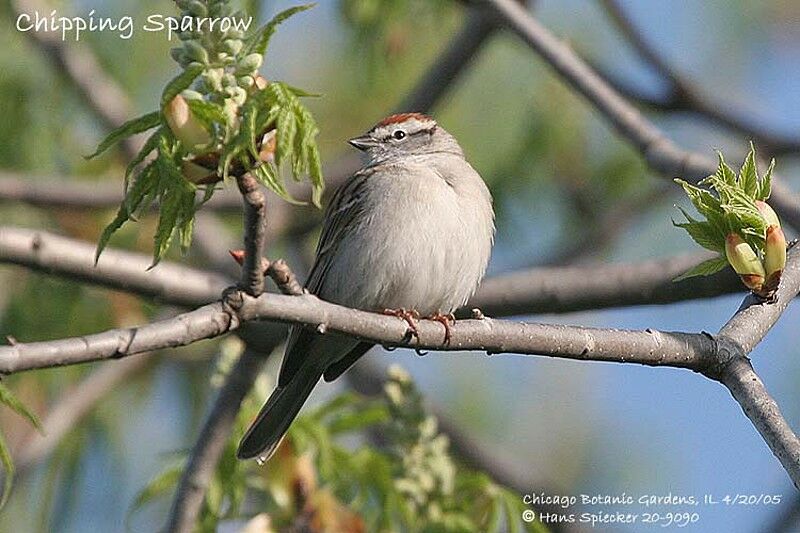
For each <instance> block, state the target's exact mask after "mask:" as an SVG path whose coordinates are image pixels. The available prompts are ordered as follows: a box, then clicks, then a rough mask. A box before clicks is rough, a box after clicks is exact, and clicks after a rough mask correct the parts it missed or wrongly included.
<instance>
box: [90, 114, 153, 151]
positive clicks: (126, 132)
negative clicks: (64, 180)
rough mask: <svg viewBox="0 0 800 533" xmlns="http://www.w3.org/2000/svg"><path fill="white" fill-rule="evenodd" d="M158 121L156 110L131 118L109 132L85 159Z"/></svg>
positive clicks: (149, 127)
mask: <svg viewBox="0 0 800 533" xmlns="http://www.w3.org/2000/svg"><path fill="white" fill-rule="evenodd" d="M160 123H161V113H160V112H158V111H153V112H152V113H148V114H146V115H142V116H141V117H137V118H134V119H131V120H129V121H128V122H126V123H125V124H123V125H122V126H120V127H119V128H117V129H115V130H114V131H112V132H111V133H109V134H108V136H106V138H105V139H103V140H102V141H101V142H100V144H99V145H98V146H97V150H95V152H94V153H93V154H91V155H87V156H85V159H93V158H95V157H97V156H98V155H100V154H102V153H103V152H105V151H106V150H108V149H109V148H111V147H112V146H114V145H115V144H117V143H118V142H120V141H121V140H122V139H126V138H128V137H130V136H131V135H136V134H137V133H142V132H144V131H147V130H149V129H152V128H155V127H156V126H158V125H159V124H160Z"/></svg>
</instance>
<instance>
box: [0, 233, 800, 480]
mask: <svg viewBox="0 0 800 533" xmlns="http://www.w3.org/2000/svg"><path fill="white" fill-rule="evenodd" d="M799 291H800V249H798V248H797V247H795V248H794V249H792V250H790V252H789V257H788V260H787V267H786V270H785V272H784V277H783V281H782V283H781V286H780V287H779V289H778V291H777V294H776V299H775V302H774V303H770V304H767V303H757V302H756V301H754V300H753V299H752V298H750V297H748V299H746V300H745V303H744V304H743V305H742V307H741V308H740V309H739V310H738V311H737V313H736V314H735V315H734V316H733V318H731V320H730V321H729V322H728V323H727V324H726V326H725V327H723V328H722V330H720V334H719V336H718V337H714V336H712V335H709V334H706V333H681V332H661V331H656V330H652V329H648V330H644V331H635V330H616V329H599V328H585V327H578V326H562V325H551V324H526V323H516V322H510V321H504V320H494V319H488V318H482V319H481V318H479V319H472V320H462V321H459V322H457V323H456V324H455V325H454V326H452V327H451V340H450V343H449V344H448V345H443V344H442V340H443V336H444V334H443V331H442V329H441V327H440V326H441V325H440V324H438V323H435V322H432V321H427V320H423V321H421V322H420V323H419V324H418V326H417V331H418V334H419V335H418V338H417V340H416V341H415V342H410V341H411V336H410V332H409V330H408V328H407V325H406V324H405V322H404V321H402V320H396V319H395V318H394V317H388V316H384V315H380V314H377V313H368V312H365V311H359V310H355V309H348V308H345V307H341V306H338V305H334V304H331V303H327V302H324V301H322V300H320V299H318V298H316V297H315V296H312V295H310V294H303V295H300V296H286V295H279V294H269V293H266V294H262V295H261V296H259V297H257V298H254V297H252V296H249V295H248V294H246V293H243V292H240V291H228V293H227V294H226V296H225V298H224V300H223V302H218V303H214V304H211V305H207V306H205V307H201V308H199V309H197V310H195V311H191V312H189V313H185V314H183V315H179V316H178V317H175V318H173V319H170V320H164V321H161V322H155V323H153V324H149V325H146V326H141V327H138V328H125V329H117V330H110V331H107V332H105V333H100V334H96V335H88V336H84V337H78V338H71V339H63V340H57V341H49V342H36V343H30V344H14V345H12V346H6V347H0V373H4V374H10V373H14V372H20V371H24V370H30V369H34V368H45V367H51V366H60V365H65V364H75V363H81V362H86V361H93V360H100V359H107V358H111V357H124V356H127V355H132V354H135V353H141V352H144V351H152V350H157V349H161V348H166V347H173V346H180V345H185V344H189V343H192V342H195V341H197V340H201V339H205V338H212V337H216V336H219V335H222V334H224V333H227V332H229V331H232V330H235V329H237V328H238V327H239V326H240V325H241V324H242V323H244V322H250V321H253V320H271V321H279V322H285V323H293V324H304V325H307V326H309V327H315V328H316V330H317V331H318V332H320V333H323V334H324V333H339V334H345V335H349V336H353V337H357V338H360V339H362V340H366V341H371V342H375V343H380V344H384V345H389V346H410V347H414V348H419V349H428V350H442V351H453V350H459V351H468V350H472V351H485V352H487V353H489V354H499V353H517V354H522V355H543V356H550V357H557V358H564V359H574V360H582V361H605V362H616V363H636V364H642V365H647V366H670V367H676V368H687V369H690V370H693V371H696V372H700V373H703V374H704V375H706V376H707V377H709V378H711V379H715V380H718V381H720V382H722V383H723V384H725V385H726V386H728V387H729V389H730V391H731V394H733V396H734V398H735V399H736V400H737V401H738V402H740V405H742V408H743V410H744V411H745V414H746V415H747V416H748V417H749V418H750V419H751V420H752V422H753V424H754V425H755V426H756V428H757V429H758V430H759V432H760V433H761V434H762V436H763V438H764V439H765V440H766V441H767V443H768V444H769V446H770V448H771V449H772V450H773V452H774V453H775V455H776V456H777V457H778V458H779V460H780V461H781V463H782V464H784V466H785V467H786V469H787V472H788V473H789V475H790V476H791V477H792V480H793V481H794V482H795V484H796V485H800V462H798V461H800V443H798V440H797V437H796V436H795V435H794V433H793V432H792V431H791V429H790V428H789V426H788V424H787V423H786V421H785V420H784V419H783V417H782V416H781V414H780V411H779V410H778V409H777V405H775V404H774V400H772V399H771V398H770V397H769V395H768V393H767V391H766V390H765V389H764V387H763V385H762V384H760V381H758V379H757V376H756V375H755V373H753V372H752V369H750V370H748V369H747V367H746V366H743V363H746V365H747V366H749V362H748V361H747V359H746V354H747V353H748V351H749V350H751V349H752V348H753V347H754V346H755V344H756V343H758V342H759V341H760V340H761V338H763V336H764V334H766V332H767V331H768V330H769V329H770V328H771V327H772V325H774V323H775V322H776V321H777V319H778V318H779V316H780V314H781V313H782V312H783V310H784V309H785V308H786V306H787V305H788V302H789V301H791V299H793V298H794V297H795V296H796V295H797V293H798V292H799Z"/></svg>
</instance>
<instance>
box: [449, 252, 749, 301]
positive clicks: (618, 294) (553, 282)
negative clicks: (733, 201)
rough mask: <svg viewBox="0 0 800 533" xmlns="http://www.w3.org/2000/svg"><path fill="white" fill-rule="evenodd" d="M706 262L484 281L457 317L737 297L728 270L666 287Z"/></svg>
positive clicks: (535, 272) (679, 260) (685, 258)
mask: <svg viewBox="0 0 800 533" xmlns="http://www.w3.org/2000/svg"><path fill="white" fill-rule="evenodd" d="M712 256H713V254H710V253H707V252H699V253H693V254H686V255H681V256H677V257H671V258H665V259H654V260H649V261H642V262H638V263H618V264H613V263H612V264H586V265H579V266H559V267H537V268H531V269H528V270H521V271H518V272H511V273H509V274H500V275H497V276H494V277H490V278H487V279H485V280H484V281H483V283H481V285H480V286H479V287H478V291H477V292H476V293H475V296H473V297H472V299H471V300H470V301H469V303H468V305H467V306H466V307H465V308H464V309H461V310H460V311H459V313H458V315H459V316H462V317H466V316H468V315H469V311H468V309H469V308H472V307H478V308H480V309H481V310H482V311H483V312H484V313H486V314H487V315H489V316H515V315H516V316H519V315H533V314H541V313H571V312H575V311H587V310H597V309H606V308H609V307H625V306H631V305H654V304H668V303H674V302H679V301H685V300H693V299H699V298H711V297H715V296H721V295H724V294H733V293H737V292H738V293H741V292H743V291H744V290H745V288H744V287H743V286H742V282H741V281H740V280H739V278H738V277H737V276H736V274H734V273H733V271H732V270H730V269H726V270H723V271H722V272H719V273H717V274H714V275H712V276H701V277H694V278H689V279H685V280H682V281H678V282H673V281H672V280H673V279H675V278H676V277H678V276H680V275H681V274H683V273H684V272H686V271H688V270H689V269H690V268H691V267H693V266H695V265H697V264H699V263H701V262H702V261H705V260H706V259H709V258H710V257H712Z"/></svg>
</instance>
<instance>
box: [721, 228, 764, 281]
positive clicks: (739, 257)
mask: <svg viewBox="0 0 800 533" xmlns="http://www.w3.org/2000/svg"><path fill="white" fill-rule="evenodd" d="M725 256H726V257H727V258H728V262H729V263H730V264H731V266H732V267H733V270H735V271H736V273H737V274H739V277H740V278H741V279H742V282H743V283H744V284H745V286H746V287H747V288H748V289H750V290H754V291H758V290H760V289H761V287H762V286H763V285H764V266H763V265H762V264H761V261H760V260H759V258H758V255H756V253H755V251H753V249H752V248H751V247H750V245H749V244H747V243H746V242H745V241H744V239H742V238H741V237H740V236H739V235H738V234H736V233H730V234H728V236H727V237H726V238H725Z"/></svg>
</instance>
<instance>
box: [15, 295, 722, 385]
mask: <svg viewBox="0 0 800 533" xmlns="http://www.w3.org/2000/svg"><path fill="white" fill-rule="evenodd" d="M229 302H230V303H229V304H224V305H223V304H222V303H214V304H210V305H207V306H204V307H201V308H199V309H197V310H195V311H191V312H188V313H185V314H182V315H179V316H177V317H175V318H172V319H169V320H163V321H160V322H154V323H152V324H148V325H145V326H140V327H134V328H121V329H115V330H109V331H107V332H104V333H99V334H95V335H87V336H84V337H74V338H69V339H62V340H55V341H45V342H33V343H27V344H24V343H18V344H15V345H12V346H4V347H0V373H4V374H11V373H14V372H21V371H24V370H32V369H35V368H47V367H53V366H61V365H67V364H76V363H83V362H87V361H97V360H102V359H109V358H114V357H124V356H127V355H133V354H136V353H141V352H145V351H152V350H158V349H162V348H169V347H174V346H183V345H186V344H190V343H192V342H195V341H198V340H201V339H207V338H212V337H217V336H219V335H223V334H225V333H228V332H229V331H232V330H234V329H236V328H238V327H239V325H240V323H241V322H242V321H250V320H271V321H279V322H285V323H293V324H306V325H309V326H311V327H316V329H317V330H318V331H324V332H329V333H334V332H336V333H342V334H346V335H351V336H355V337H358V338H360V339H363V340H367V341H372V342H375V343H380V344H386V345H391V346H409V347H413V348H420V349H427V350H448V351H449V350H452V351H458V350H461V351H463V350H478V351H485V352H488V353H490V354H499V353H518V354H526V355H546V356H551V357H559V358H566V359H577V360H594V361H608V362H619V363H623V362H630V363H639V364H644V365H649V366H673V367H680V368H691V369H695V370H700V369H703V368H705V366H706V365H707V363H709V360H708V358H707V356H706V354H708V353H712V352H713V344H714V343H713V340H712V339H711V338H710V337H708V336H706V335H703V334H691V333H671V332H660V331H655V330H647V331H633V330H616V329H599V328H584V327H578V326H562V325H552V324H533V323H530V324H527V323H517V322H510V321H503V320H495V319H489V318H485V319H476V320H461V321H459V322H457V323H456V324H455V325H454V326H451V341H450V344H449V345H447V346H443V345H442V341H443V338H444V331H443V329H442V326H441V324H439V323H437V322H432V321H427V320H425V321H422V322H421V323H420V324H419V325H418V328H417V329H418V331H419V340H418V341H417V340H416V339H415V340H414V341H413V342H409V332H408V329H407V325H406V324H405V322H404V321H402V320H398V319H396V318H394V317H388V316H383V315H380V314H377V313H368V312H365V311H358V310H355V309H348V308H346V307H341V306H338V305H334V304H331V303H328V302H324V301H322V300H320V299H318V298H316V297H315V296H312V295H308V294H307V295H302V296H285V295H281V294H271V293H266V294H262V295H261V296H260V297H258V298H253V297H250V296H248V295H246V294H245V293H239V292H236V293H230V294H229ZM229 306H230V307H229ZM234 310H235V311H234Z"/></svg>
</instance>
